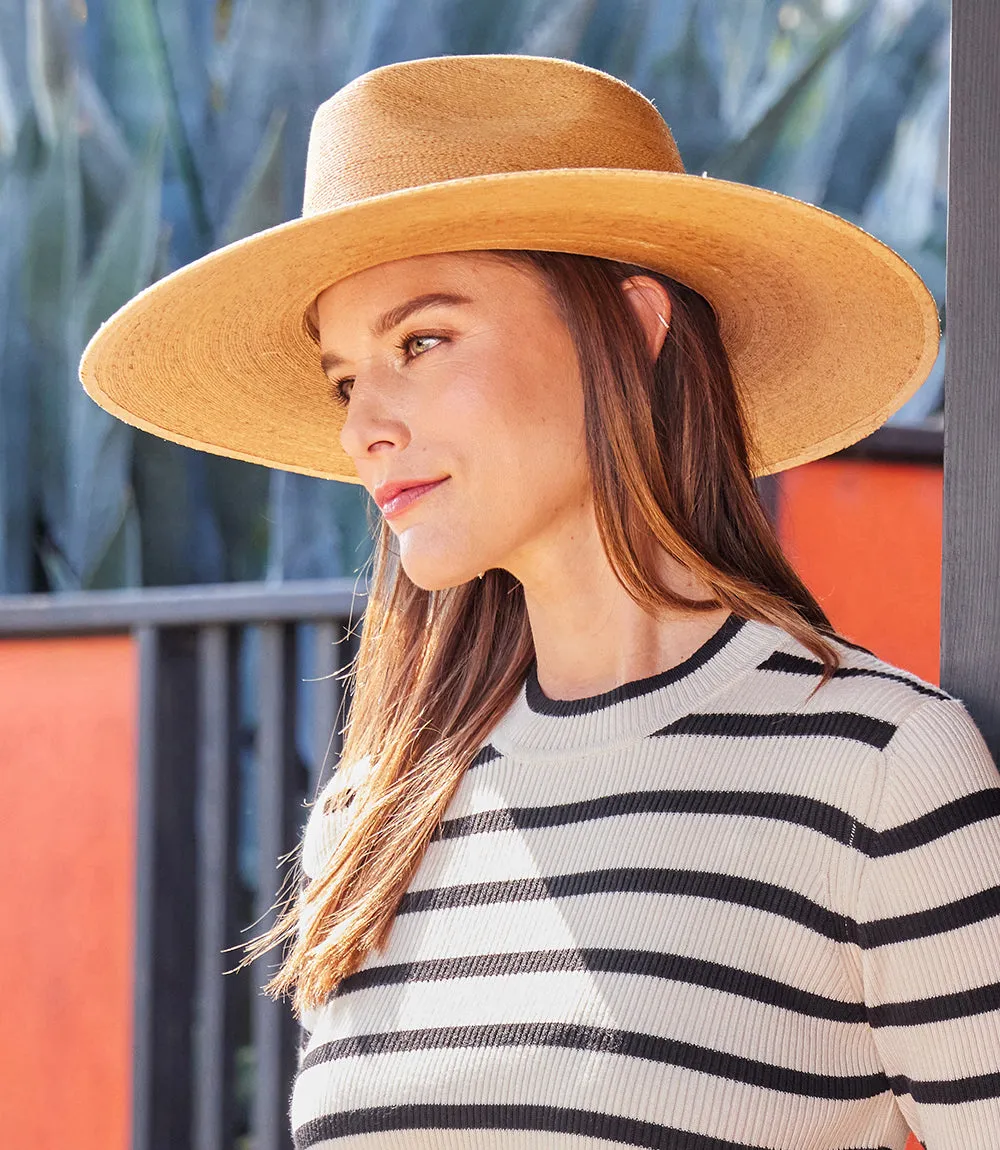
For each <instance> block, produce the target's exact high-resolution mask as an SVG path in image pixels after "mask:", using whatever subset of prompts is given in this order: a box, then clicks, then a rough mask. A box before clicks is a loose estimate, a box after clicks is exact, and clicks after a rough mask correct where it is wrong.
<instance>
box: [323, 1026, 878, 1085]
mask: <svg viewBox="0 0 1000 1150" xmlns="http://www.w3.org/2000/svg"><path fill="white" fill-rule="evenodd" d="M484 1046H553V1047H563V1048H565V1049H568V1050H586V1051H591V1052H595V1053H605V1054H614V1055H617V1056H620V1057H623V1058H641V1059H643V1060H644V1061H647V1062H656V1063H659V1064H660V1065H663V1066H677V1067H680V1068H682V1069H684V1070H691V1071H694V1072H695V1073H697V1074H707V1075H709V1076H711V1077H712V1078H725V1079H727V1080H728V1081H730V1082H742V1083H744V1084H745V1085H748V1086H755V1087H757V1088H758V1089H762V1090H774V1091H777V1092H779V1093H781V1094H797V1095H800V1096H802V1097H806V1098H824V1099H831V1100H836V1101H838V1102H847V1101H858V1100H860V1099H865V1098H877V1097H878V1096H879V1095H880V1094H885V1093H886V1092H887V1091H888V1089H889V1081H888V1079H887V1078H886V1076H885V1075H884V1074H883V1073H882V1072H881V1071H879V1072H877V1073H875V1074H849V1075H834V1074H813V1073H811V1072H810V1071H807V1070H794V1069H792V1068H791V1067H788V1066H776V1065H774V1064H773V1063H770V1062H760V1061H758V1060H757V1059H754V1058H743V1057H741V1056H740V1055H736V1054H729V1053H727V1052H726V1051H723V1050H713V1049H711V1048H710V1047H707V1046H696V1045H694V1044H693V1043H690V1042H680V1041H678V1040H677V1039H675V1038H663V1037H661V1036H659V1035H656V1034H642V1033H638V1032H636V1031H632V1030H614V1029H611V1028H610V1027H604V1026H583V1025H581V1024H579V1023H571V1022H487V1023H479V1024H475V1025H470V1026H433V1027H427V1028H426V1029H420V1030H390V1031H382V1032H379V1033H376V1034H361V1035H352V1036H351V1037H349V1038H339V1039H337V1040H335V1041H333V1042H327V1043H324V1044H323V1045H322V1046H317V1047H316V1048H315V1050H312V1051H311V1052H310V1053H309V1055H308V1056H307V1057H306V1059H305V1061H304V1062H303V1063H302V1072H303V1073H305V1071H307V1070H309V1069H311V1068H312V1067H313V1066H317V1065H319V1064H320V1063H324V1062H332V1061H334V1060H335V1059H340V1058H368V1057H373V1056H377V1055H383V1054H390V1055H391V1054H402V1053H406V1052H408V1051H411V1050H440V1049H449V1050H460V1049H464V1048H468V1047H484Z"/></svg>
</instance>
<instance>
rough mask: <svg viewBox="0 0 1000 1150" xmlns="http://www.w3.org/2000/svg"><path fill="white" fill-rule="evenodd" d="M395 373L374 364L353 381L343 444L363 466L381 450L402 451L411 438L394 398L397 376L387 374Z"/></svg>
mask: <svg viewBox="0 0 1000 1150" xmlns="http://www.w3.org/2000/svg"><path fill="white" fill-rule="evenodd" d="M392 374H393V373H392V372H391V371H388V372H384V371H382V372H380V371H378V370H377V369H375V368H372V367H368V368H365V369H361V368H359V370H358V372H357V374H356V375H355V377H354V383H353V384H351V401H350V403H349V404H348V405H347V418H346V419H345V420H344V426H343V427H342V428H341V429H340V446H341V447H342V448H343V449H344V451H346V452H347V454H348V455H349V456H350V457H351V458H352V459H353V460H354V461H355V463H356V464H357V465H358V466H359V467H361V466H362V465H363V464H364V462H365V461H366V460H370V459H373V458H374V457H375V455H376V454H377V453H379V452H382V451H393V450H395V451H399V450H401V449H402V448H404V447H405V446H406V445H407V444H408V443H409V441H410V432H409V428H408V426H407V424H406V420H405V419H404V418H403V415H402V412H401V411H400V410H399V405H398V403H396V401H395V399H394V389H393V386H392V384H393V382H394V380H393V379H391V378H386V376H392ZM361 474H362V475H363V472H362V473H361Z"/></svg>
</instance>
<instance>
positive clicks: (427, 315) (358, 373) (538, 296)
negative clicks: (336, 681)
mask: <svg viewBox="0 0 1000 1150" xmlns="http://www.w3.org/2000/svg"><path fill="white" fill-rule="evenodd" d="M317 309H318V321H319V333H320V343H321V348H322V352H323V360H324V367H325V369H326V371H327V375H328V376H329V377H330V379H331V390H332V391H333V392H334V398H335V399H336V392H337V391H338V389H339V391H341V392H342V393H343V395H344V396H345V397H346V398H347V399H348V403H347V407H346V413H347V421H346V423H345V424H344V428H343V431H342V432H341V443H342V445H343V447H344V450H345V451H346V452H347V453H348V455H350V456H351V458H352V459H353V460H354V463H355V466H356V467H357V471H358V475H359V476H360V478H361V480H362V482H363V483H364V485H365V487H366V488H367V489H368V491H369V492H370V493H371V494H372V495H373V496H374V497H375V498H376V500H380V498H381V502H382V505H383V514H384V515H385V517H386V519H387V521H388V523H389V526H390V528H391V529H392V531H393V532H394V533H395V535H396V536H397V539H398V543H399V553H400V558H401V561H402V564H403V568H404V570H405V571H406V573H407V575H408V576H409V577H410V579H411V580H413V582H414V583H416V584H417V585H418V586H419V587H422V588H424V589H425V590H436V589H440V588H445V587H453V586H456V585H458V584H460V583H464V582H466V581H467V580H469V579H472V578H474V577H475V576H476V574H477V573H478V572H480V571H483V570H486V569H488V568H491V567H503V568H505V569H507V570H508V571H510V572H511V573H512V574H513V575H514V576H515V577H516V578H518V579H521V580H522V582H523V581H524V577H525V575H526V574H530V573H531V572H532V570H533V568H534V567H536V566H537V565H538V564H540V563H541V564H542V565H545V564H546V560H545V555H546V552H548V553H550V554H551V552H552V549H553V545H556V550H560V548H559V547H558V543H559V541H560V540H561V541H562V542H563V543H564V544H566V545H568V546H571V545H572V542H573V540H574V538H579V536H580V533H581V532H582V531H584V530H587V529H589V524H590V522H592V514H593V512H592V504H591V493H590V480H589V473H588V467H587V456H586V447H585V438H584V413H583V390H582V385H581V380H580V373H579V367H578V364H577V358H576V352H575V348H574V346H573V342H572V340H571V338H570V335H569V331H568V329H567V328H566V325H565V323H564V322H563V320H562V319H561V317H560V315H559V312H558V310H557V306H556V304H555V302H554V301H553V300H552V299H551V298H550V296H549V295H548V292H547V290H546V287H545V285H544V282H543V281H542V279H541V278H540V275H539V273H538V272H537V271H535V270H534V269H533V268H531V267H530V266H523V267H522V266H518V265H513V264H509V263H506V262H503V261H501V260H499V259H497V258H496V257H494V256H491V255H489V254H487V253H482V252H472V253H464V252H463V253H446V254H439V255H427V256H415V257H413V258H410V259H404V260H397V261H395V262H392V263H386V264H380V265H379V266H377V267H373V268H369V269H367V270H366V271H363V272H359V273H357V274H356V275H353V276H350V277H349V278H347V279H345V280H341V281H340V282H339V283H336V284H334V285H332V286H331V287H329V288H327V289H326V291H324V292H323V294H322V295H320V296H319V298H318V300H317ZM415 481H421V482H423V483H434V484H436V486H433V487H429V488H428V489H426V490H425V491H424V493H423V494H420V495H417V497H416V498H412V499H410V501H409V502H408V503H407V502H406V497H405V496H404V497H403V498H402V499H401V500H400V501H399V503H394V502H389V503H385V500H384V497H383V492H382V491H381V490H380V489H381V488H383V487H385V485H387V484H393V483H402V484H412V483H414V482H415ZM401 503H405V505H403V506H400V505H399V504H401Z"/></svg>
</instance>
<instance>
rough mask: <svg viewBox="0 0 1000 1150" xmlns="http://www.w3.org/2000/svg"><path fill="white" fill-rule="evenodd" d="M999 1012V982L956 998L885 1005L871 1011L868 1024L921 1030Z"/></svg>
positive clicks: (944, 996) (959, 993) (938, 997)
mask: <svg viewBox="0 0 1000 1150" xmlns="http://www.w3.org/2000/svg"><path fill="white" fill-rule="evenodd" d="M994 1010H996V1011H1000V982H993V983H990V985H989V986H977V987H975V988H974V989H972V990H959V991H957V992H955V993H954V994H937V995H934V996H933V997H931V998H915V999H913V1000H912V1001H909V1002H884V1003H883V1004H882V1005H881V1006H873V1007H870V1008H869V1010H868V1022H869V1024H870V1025H871V1026H872V1027H875V1028H876V1029H877V1028H878V1027H881V1026H922V1025H923V1024H924V1023H925V1022H949V1021H951V1020H952V1019H954V1018H971V1017H973V1016H974V1015H977V1014H989V1013H990V1012H991V1011H994Z"/></svg>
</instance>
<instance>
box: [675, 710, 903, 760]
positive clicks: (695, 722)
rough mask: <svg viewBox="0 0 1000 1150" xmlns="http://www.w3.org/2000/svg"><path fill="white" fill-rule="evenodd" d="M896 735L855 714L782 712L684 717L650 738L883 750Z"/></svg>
mask: <svg viewBox="0 0 1000 1150" xmlns="http://www.w3.org/2000/svg"><path fill="white" fill-rule="evenodd" d="M895 733H896V727H895V725H894V724H893V723H887V722H886V721H885V720H884V719H875V718H873V717H872V716H871V715H861V714H858V713H857V712H855V711H815V712H811V713H809V712H806V713H802V712H796V711H782V712H775V713H772V714H764V715H755V714H746V713H744V712H723V713H720V714H703V713H695V714H691V715H684V716H683V718H680V719H677V720H676V721H675V722H673V723H668V724H667V726H665V727H661V728H660V730H658V731H654V732H653V735H654V736H657V735H712V736H724V737H729V738H736V739H752V738H785V737H792V738H808V737H810V736H812V737H821V738H838V739H853V740H854V741H855V742H859V743H867V744H868V745H869V746H872V747H875V748H876V749H877V750H880V751H882V750H885V748H886V747H887V746H888V745H889V740H890V739H891V738H892V736H893V735H894V734H895Z"/></svg>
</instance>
